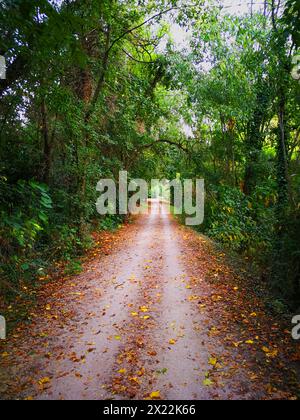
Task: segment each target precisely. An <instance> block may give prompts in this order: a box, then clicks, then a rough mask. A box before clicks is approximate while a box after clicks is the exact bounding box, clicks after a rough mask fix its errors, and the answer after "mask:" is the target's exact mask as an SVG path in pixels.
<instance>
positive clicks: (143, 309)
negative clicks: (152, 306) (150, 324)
mask: <svg viewBox="0 0 300 420" xmlns="http://www.w3.org/2000/svg"><path fill="white" fill-rule="evenodd" d="M140 311H141V312H144V313H145V312H148V308H147V307H146V306H141V307H140Z"/></svg>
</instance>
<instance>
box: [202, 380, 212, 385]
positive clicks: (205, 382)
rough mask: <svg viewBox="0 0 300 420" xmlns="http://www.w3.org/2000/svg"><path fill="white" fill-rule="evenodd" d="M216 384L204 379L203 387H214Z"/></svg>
mask: <svg viewBox="0 0 300 420" xmlns="http://www.w3.org/2000/svg"><path fill="white" fill-rule="evenodd" d="M213 384H214V383H213V381H211V380H210V379H204V381H203V385H204V386H212V385H213Z"/></svg>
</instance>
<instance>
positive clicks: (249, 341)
mask: <svg viewBox="0 0 300 420" xmlns="http://www.w3.org/2000/svg"><path fill="white" fill-rule="evenodd" d="M246 344H250V345H252V344H254V341H252V340H248V341H246Z"/></svg>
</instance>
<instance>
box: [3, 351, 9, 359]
mask: <svg viewBox="0 0 300 420" xmlns="http://www.w3.org/2000/svg"><path fill="white" fill-rule="evenodd" d="M8 356H9V353H7V352H4V353H2V354H1V357H3V358H5V357H8Z"/></svg>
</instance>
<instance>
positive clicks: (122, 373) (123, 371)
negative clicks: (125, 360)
mask: <svg viewBox="0 0 300 420" xmlns="http://www.w3.org/2000/svg"><path fill="white" fill-rule="evenodd" d="M126 372H127V371H126V369H120V370H118V373H120V374H121V375H124V374H125V373H126Z"/></svg>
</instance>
